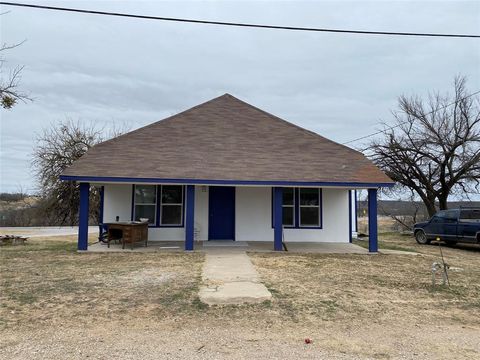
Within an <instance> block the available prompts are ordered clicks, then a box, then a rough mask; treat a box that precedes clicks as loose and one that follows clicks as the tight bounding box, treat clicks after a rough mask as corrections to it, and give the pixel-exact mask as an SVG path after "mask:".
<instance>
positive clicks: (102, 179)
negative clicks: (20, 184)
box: [60, 175, 395, 188]
mask: <svg viewBox="0 0 480 360" xmlns="http://www.w3.org/2000/svg"><path fill="white" fill-rule="evenodd" d="M60 180H62V181H77V182H94V183H124V184H138V183H150V184H184V185H244V186H321V187H344V188H381V187H392V186H394V185H395V183H393V182H356V181H347V182H339V181H293V180H292V181H287V180H218V179H164V178H132V177H111V176H77V175H61V176H60Z"/></svg>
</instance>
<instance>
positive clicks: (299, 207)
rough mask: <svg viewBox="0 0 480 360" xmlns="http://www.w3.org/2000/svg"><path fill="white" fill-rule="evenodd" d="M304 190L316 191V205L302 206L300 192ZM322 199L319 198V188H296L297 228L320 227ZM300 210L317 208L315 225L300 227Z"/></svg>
mask: <svg viewBox="0 0 480 360" xmlns="http://www.w3.org/2000/svg"><path fill="white" fill-rule="evenodd" d="M306 189H309V190H310V189H314V190H317V193H318V205H302V201H301V199H302V190H306ZM321 201H322V197H321V189H319V188H298V227H299V228H312V227H314V228H318V227H320V226H321V220H320V219H321V218H322V214H321V211H322V204H321ZM302 208H318V219H317V224H316V225H302Z"/></svg>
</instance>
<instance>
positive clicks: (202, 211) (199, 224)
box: [194, 186, 208, 240]
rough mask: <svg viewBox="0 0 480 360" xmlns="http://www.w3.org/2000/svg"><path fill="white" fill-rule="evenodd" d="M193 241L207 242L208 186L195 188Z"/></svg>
mask: <svg viewBox="0 0 480 360" xmlns="http://www.w3.org/2000/svg"><path fill="white" fill-rule="evenodd" d="M194 226H195V240H208V186H195V222H194Z"/></svg>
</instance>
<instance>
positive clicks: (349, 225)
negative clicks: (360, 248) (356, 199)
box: [348, 190, 353, 242]
mask: <svg viewBox="0 0 480 360" xmlns="http://www.w3.org/2000/svg"><path fill="white" fill-rule="evenodd" d="M348 217H349V219H348V233H349V235H348V240H349V242H352V231H353V228H352V217H353V214H352V190H348Z"/></svg>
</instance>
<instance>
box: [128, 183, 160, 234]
mask: <svg viewBox="0 0 480 360" xmlns="http://www.w3.org/2000/svg"><path fill="white" fill-rule="evenodd" d="M134 203H135V205H134V214H133V219H134V220H135V221H140V219H142V218H144V219H148V223H149V224H150V225H155V219H156V214H157V187H156V186H155V185H135V197H134Z"/></svg>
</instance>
